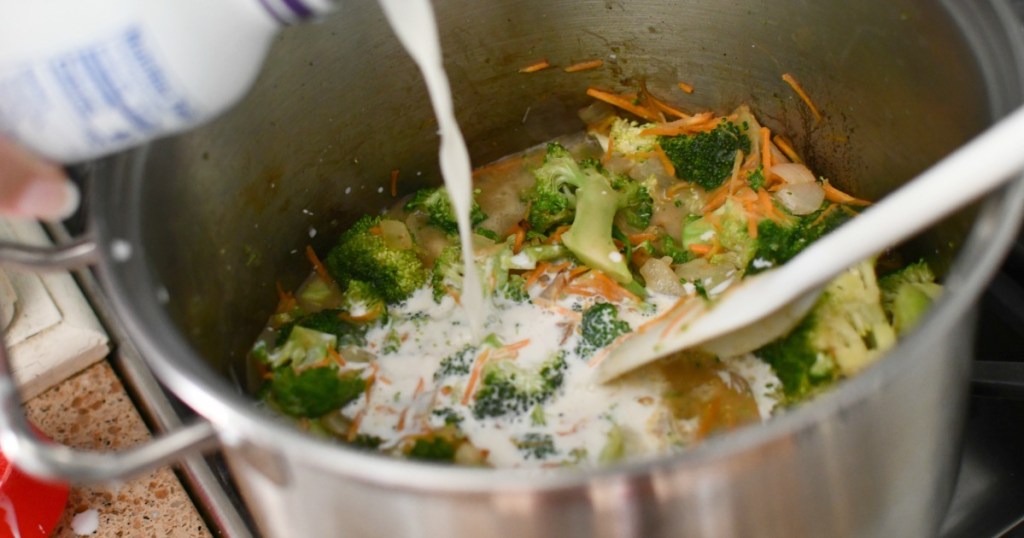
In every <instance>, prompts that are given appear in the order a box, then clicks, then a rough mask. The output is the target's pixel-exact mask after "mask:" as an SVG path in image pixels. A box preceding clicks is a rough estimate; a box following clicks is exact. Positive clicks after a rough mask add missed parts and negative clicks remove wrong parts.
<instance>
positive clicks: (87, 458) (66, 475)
mask: <svg viewBox="0 0 1024 538" xmlns="http://www.w3.org/2000/svg"><path fill="white" fill-rule="evenodd" d="M216 447H217V432H216V430H215V429H214V427H213V425H212V424H210V423H209V422H207V421H203V420H200V421H197V422H194V423H192V424H189V425H186V426H183V427H182V428H180V429H177V430H174V431H171V432H169V433H166V434H164V435H161V436H159V437H157V438H155V439H153V440H152V441H150V442H149V443H147V444H144V445H141V446H138V447H134V448H130V449H128V450H124V451H121V452H117V453H99V452H86V451H81V450H75V449H73V448H69V447H66V446H62V445H58V444H50V443H44V442H42V441H41V440H39V439H38V438H37V437H36V436H35V434H34V433H32V431H31V430H30V429H29V425H28V419H26V418H25V414H24V413H23V412H22V409H21V397H20V395H19V393H18V387H17V385H16V384H15V382H14V378H13V377H12V375H11V370H10V365H9V362H8V356H7V347H6V346H5V345H4V344H3V342H2V339H0V451H2V452H3V454H4V456H5V457H6V458H7V459H8V461H10V462H12V463H13V464H14V465H15V466H17V467H18V468H19V469H21V470H23V471H25V472H26V473H29V474H31V475H35V476H37V477H39V478H44V479H50V480H59V481H66V482H73V483H92V482H103V481H111V480H117V479H122V478H126V477H128V476H131V475H134V474H137V473H140V472H142V471H146V470H149V469H151V468H154V467H159V466H161V465H164V464H167V463H171V462H173V461H175V460H177V459H179V458H181V457H182V456H184V455H185V454H187V453H192V452H195V451H204V450H213V449H215V448H216Z"/></svg>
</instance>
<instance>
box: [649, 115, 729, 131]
mask: <svg viewBox="0 0 1024 538" xmlns="http://www.w3.org/2000/svg"><path fill="white" fill-rule="evenodd" d="M720 121H721V118H716V117H715V116H714V114H712V113H710V112H701V113H698V114H694V115H693V116H688V117H685V118H680V119H678V120H674V121H670V122H667V123H662V124H660V125H655V126H654V127H648V128H646V129H644V130H643V131H640V133H641V134H645V135H665V136H676V135H681V134H690V133H696V132H699V131H706V130H710V129H714V128H715V127H716V126H717V125H718V123H719V122H720Z"/></svg>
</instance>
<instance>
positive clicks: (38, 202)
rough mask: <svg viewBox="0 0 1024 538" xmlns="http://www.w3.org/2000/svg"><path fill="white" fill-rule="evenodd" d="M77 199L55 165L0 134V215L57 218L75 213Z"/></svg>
mask: <svg viewBox="0 0 1024 538" xmlns="http://www.w3.org/2000/svg"><path fill="white" fill-rule="evenodd" d="M79 198H80V196H79V193H78V187H76V186H75V184H74V183H72V182H71V181H70V180H69V179H68V178H67V176H65V175H64V172H63V170H61V168H60V167H59V166H57V165H54V164H52V163H48V162H46V161H43V160H41V159H39V158H38V157H36V156H35V155H32V154H31V153H29V152H28V151H27V150H25V149H24V148H22V147H20V146H18V145H17V144H16V143H15V142H14V141H12V140H10V139H8V138H6V137H4V136H2V135H0V216H4V217H21V218H37V219H42V220H51V221H59V220H63V219H65V218H67V217H70V216H71V215H72V214H73V213H74V212H75V210H76V209H77V208H78V202H79Z"/></svg>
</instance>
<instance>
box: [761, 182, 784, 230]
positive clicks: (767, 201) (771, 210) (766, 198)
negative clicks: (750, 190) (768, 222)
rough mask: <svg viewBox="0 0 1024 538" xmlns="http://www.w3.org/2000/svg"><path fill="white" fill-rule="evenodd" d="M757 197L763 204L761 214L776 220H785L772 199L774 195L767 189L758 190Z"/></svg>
mask: <svg viewBox="0 0 1024 538" xmlns="http://www.w3.org/2000/svg"><path fill="white" fill-rule="evenodd" d="M757 198H758V202H760V204H761V214H763V215H764V216H765V217H767V218H769V219H772V220H773V221H775V222H782V221H783V220H785V219H784V217H783V216H782V215H780V214H779V212H778V211H777V210H776V209H775V202H774V201H772V197H771V196H770V195H769V194H768V192H767V191H765V190H764V189H761V190H759V191H757Z"/></svg>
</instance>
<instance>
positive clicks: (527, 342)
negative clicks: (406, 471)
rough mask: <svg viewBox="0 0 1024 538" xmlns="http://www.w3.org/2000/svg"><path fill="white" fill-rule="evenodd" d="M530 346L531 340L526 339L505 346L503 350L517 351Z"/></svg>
mask: <svg viewBox="0 0 1024 538" xmlns="http://www.w3.org/2000/svg"><path fill="white" fill-rule="evenodd" d="M528 345H530V339H529V338H525V339H523V340H520V341H518V342H512V343H511V344H508V345H506V346H503V347H502V349H507V350H509V351H517V350H520V349H523V348H524V347H526V346H528Z"/></svg>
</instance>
